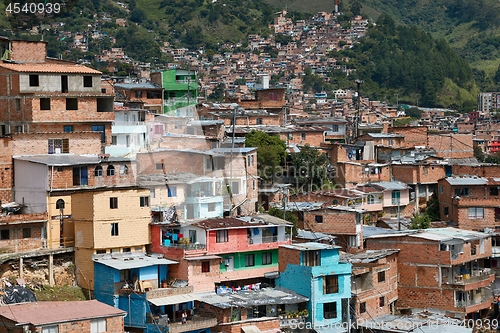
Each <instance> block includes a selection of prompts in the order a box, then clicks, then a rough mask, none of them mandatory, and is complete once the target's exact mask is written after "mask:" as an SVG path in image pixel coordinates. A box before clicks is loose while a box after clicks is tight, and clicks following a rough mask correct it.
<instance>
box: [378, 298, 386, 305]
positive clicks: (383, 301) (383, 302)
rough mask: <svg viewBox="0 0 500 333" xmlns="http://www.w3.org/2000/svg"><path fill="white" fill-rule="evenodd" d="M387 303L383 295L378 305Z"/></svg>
mask: <svg viewBox="0 0 500 333" xmlns="http://www.w3.org/2000/svg"><path fill="white" fill-rule="evenodd" d="M384 305H385V297H384V296H382V297H380V298H379V299H378V306H380V307H383V306H384Z"/></svg>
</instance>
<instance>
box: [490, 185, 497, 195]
mask: <svg viewBox="0 0 500 333" xmlns="http://www.w3.org/2000/svg"><path fill="white" fill-rule="evenodd" d="M490 195H498V187H497V186H493V187H490Z"/></svg>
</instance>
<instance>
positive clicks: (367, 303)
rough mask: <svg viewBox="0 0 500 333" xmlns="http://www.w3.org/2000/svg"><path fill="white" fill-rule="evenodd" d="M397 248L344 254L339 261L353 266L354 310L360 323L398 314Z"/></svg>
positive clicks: (352, 305) (355, 316)
mask: <svg viewBox="0 0 500 333" xmlns="http://www.w3.org/2000/svg"><path fill="white" fill-rule="evenodd" d="M397 260H398V250H366V251H364V252H361V253H357V254H349V253H341V254H340V261H341V262H349V263H351V265H352V276H351V292H352V294H353V297H352V298H351V309H354V310H355V313H353V315H354V318H355V320H356V321H357V322H358V323H362V322H366V321H368V320H370V319H372V318H376V317H378V316H382V315H387V314H395V312H396V302H397V299H398V261H397Z"/></svg>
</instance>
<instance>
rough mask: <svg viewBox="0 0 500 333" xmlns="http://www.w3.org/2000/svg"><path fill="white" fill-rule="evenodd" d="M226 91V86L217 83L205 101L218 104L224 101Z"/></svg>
mask: <svg viewBox="0 0 500 333" xmlns="http://www.w3.org/2000/svg"><path fill="white" fill-rule="evenodd" d="M225 91H226V85H225V84H224V83H222V82H221V83H219V84H218V85H217V87H215V89H214V90H213V91H212V93H211V94H210V95H208V97H207V99H208V100H209V101H214V102H220V101H222V100H223V99H224V92H225Z"/></svg>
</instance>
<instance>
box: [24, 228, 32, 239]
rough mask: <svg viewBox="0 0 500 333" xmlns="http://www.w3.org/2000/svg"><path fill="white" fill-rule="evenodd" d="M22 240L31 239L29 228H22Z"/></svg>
mask: <svg viewBox="0 0 500 333" xmlns="http://www.w3.org/2000/svg"><path fill="white" fill-rule="evenodd" d="M23 238H31V228H23Z"/></svg>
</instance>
